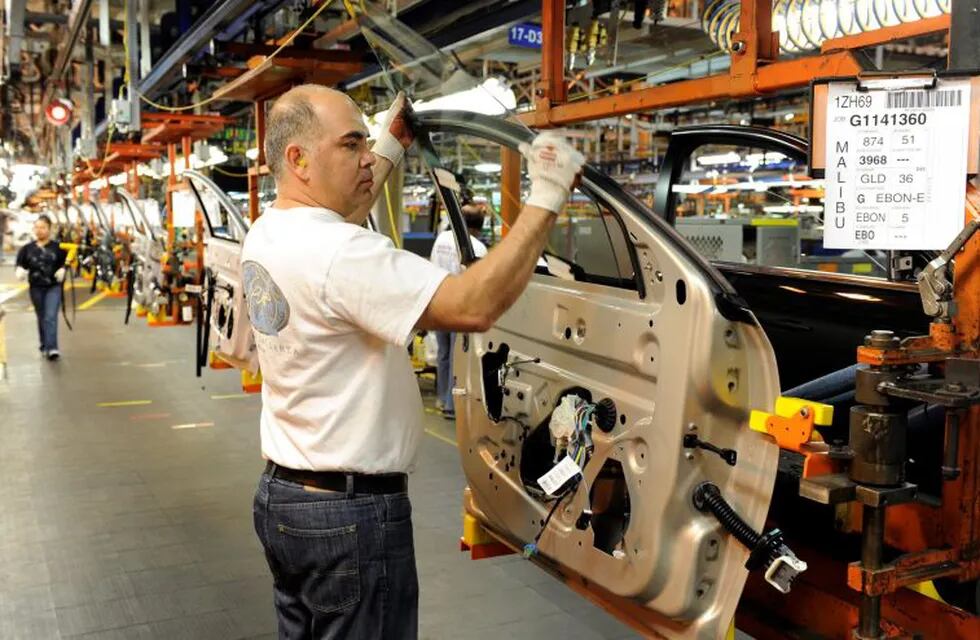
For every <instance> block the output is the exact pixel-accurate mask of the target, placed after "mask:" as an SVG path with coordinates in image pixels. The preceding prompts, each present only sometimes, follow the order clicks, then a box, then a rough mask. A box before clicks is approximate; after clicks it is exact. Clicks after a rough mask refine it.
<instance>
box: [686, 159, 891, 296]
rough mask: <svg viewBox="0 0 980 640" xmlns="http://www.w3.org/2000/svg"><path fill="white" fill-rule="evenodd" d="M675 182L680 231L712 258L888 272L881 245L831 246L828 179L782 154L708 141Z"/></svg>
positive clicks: (840, 270)
mask: <svg viewBox="0 0 980 640" xmlns="http://www.w3.org/2000/svg"><path fill="white" fill-rule="evenodd" d="M672 189H673V192H674V194H675V196H676V213H677V217H676V223H675V224H676V228H677V231H678V232H680V234H681V235H683V236H684V237H685V238H687V240H688V241H689V242H690V243H691V244H692V245H693V246H694V248H695V249H697V251H698V252H699V253H701V255H703V256H704V257H705V258H707V259H709V260H714V261H722V262H741V263H746V264H755V265H763V266H776V267H793V268H799V269H811V270H820V271H828V272H837V273H853V274H859V275H866V276H880V277H886V275H887V271H886V268H885V265H887V256H886V255H885V254H883V253H882V252H874V251H871V252H866V251H860V250H853V251H844V250H834V249H825V248H824V246H823V224H824V222H823V213H824V210H823V201H824V182H823V180H813V179H811V178H810V177H809V176H808V175H807V173H806V165H805V163H797V162H796V161H795V160H793V159H792V158H789V157H787V156H785V155H783V154H782V153H779V152H776V151H767V150H765V149H759V148H750V147H744V146H737V145H703V146H701V147H698V148H697V149H695V150H694V152H693V153H692V154H691V155H690V157H689V158H688V160H687V164H686V166H685V167H684V170H683V172H682V173H681V176H680V178H679V179H678V180H677V182H676V183H675V184H674V185H673V186H672Z"/></svg>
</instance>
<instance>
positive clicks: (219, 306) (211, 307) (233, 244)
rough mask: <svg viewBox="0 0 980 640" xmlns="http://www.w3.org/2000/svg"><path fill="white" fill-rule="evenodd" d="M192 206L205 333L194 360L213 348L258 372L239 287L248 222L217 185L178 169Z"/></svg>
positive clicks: (245, 308)
mask: <svg viewBox="0 0 980 640" xmlns="http://www.w3.org/2000/svg"><path fill="white" fill-rule="evenodd" d="M183 175H184V179H185V180H186V181H187V184H188V185H190V188H191V191H192V193H193V194H194V197H195V199H196V200H197V205H198V207H199V209H200V210H201V212H202V213H203V214H204V222H205V224H204V231H205V240H204V267H205V272H206V273H207V278H206V280H207V282H206V283H205V291H204V293H203V296H204V313H203V314H201V315H200V317H201V319H202V320H203V322H205V323H206V324H205V327H204V331H205V332H206V333H205V334H203V335H202V338H205V340H204V341H203V342H199V344H198V362H199V363H202V362H203V359H205V358H207V357H208V351H214V352H215V353H217V354H218V355H219V356H221V358H223V359H224V360H226V361H228V362H229V363H231V364H233V365H235V366H237V367H240V368H242V369H248V370H249V371H251V372H252V373H255V372H257V371H258V367H259V363H258V356H257V354H256V352H255V343H254V338H253V337H252V329H251V325H250V324H249V322H248V309H247V307H246V304H245V292H244V290H243V289H242V273H241V251H242V243H243V242H244V241H245V234H247V233H248V223H247V222H245V219H244V217H243V216H242V214H241V209H240V208H239V206H238V205H237V204H236V203H235V201H234V200H232V199H231V197H230V196H228V194H226V193H225V192H224V191H223V190H222V189H221V188H220V187H219V186H218V185H216V184H215V183H214V182H213V181H212V180H211V179H210V178H208V177H207V176H205V175H203V174H201V173H198V172H197V171H192V170H186V171H184V174H183Z"/></svg>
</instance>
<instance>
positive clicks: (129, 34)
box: [125, 0, 149, 133]
mask: <svg viewBox="0 0 980 640" xmlns="http://www.w3.org/2000/svg"><path fill="white" fill-rule="evenodd" d="M136 2H137V0H126V24H127V25H129V28H127V29H126V35H125V37H126V53H127V55H128V56H129V59H128V60H126V64H127V68H128V69H129V74H128V77H127V78H125V81H126V98H127V99H128V100H129V127H128V129H127V131H128V132H130V133H132V132H139V131H140V128H141V127H140V98H139V96H138V95H136V81H137V79H138V78H139V68H140V66H139V64H140V41H139V35H140V34H139V29H137V28H136V25H137V20H136V12H137V7H136ZM145 44H146V46H147V47H149V43H148V42H147V43H145Z"/></svg>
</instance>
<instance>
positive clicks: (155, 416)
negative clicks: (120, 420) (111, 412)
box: [129, 413, 170, 422]
mask: <svg viewBox="0 0 980 640" xmlns="http://www.w3.org/2000/svg"><path fill="white" fill-rule="evenodd" d="M169 417H170V414H169V413H138V414H136V415H132V416H129V419H130V420H132V421H133V422H139V421H141V420H163V419H164V418H169Z"/></svg>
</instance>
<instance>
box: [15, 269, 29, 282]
mask: <svg viewBox="0 0 980 640" xmlns="http://www.w3.org/2000/svg"><path fill="white" fill-rule="evenodd" d="M14 276H15V277H16V278H17V279H18V280H20V281H21V282H23V281H24V280H27V269H25V268H24V267H17V268H16V269H14Z"/></svg>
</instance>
